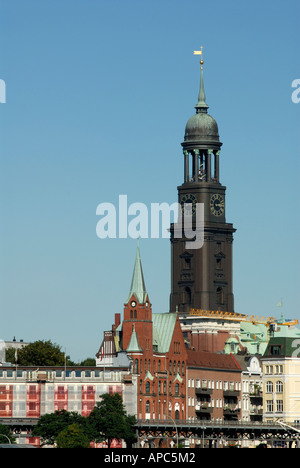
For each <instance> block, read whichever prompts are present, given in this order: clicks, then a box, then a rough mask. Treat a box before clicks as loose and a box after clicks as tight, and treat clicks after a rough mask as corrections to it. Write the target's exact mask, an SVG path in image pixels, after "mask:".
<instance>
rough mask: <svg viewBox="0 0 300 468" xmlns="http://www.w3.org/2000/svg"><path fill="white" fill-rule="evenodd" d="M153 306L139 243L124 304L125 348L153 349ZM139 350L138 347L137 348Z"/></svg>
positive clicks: (123, 339)
mask: <svg viewBox="0 0 300 468" xmlns="http://www.w3.org/2000/svg"><path fill="white" fill-rule="evenodd" d="M152 328H153V326H152V308H151V304H150V301H149V296H148V293H147V291H146V286H145V281H144V275H143V269H142V262H141V256H140V247H139V243H138V244H137V249H136V257H135V263H134V269H133V275H132V280H131V286H130V291H129V294H128V297H127V301H126V302H125V304H124V320H123V337H122V342H123V349H124V350H127V348H128V346H129V345H130V348H129V349H130V350H131V351H132V349H133V348H136V347H137V348H138V349H140V348H141V349H143V350H149V349H152V339H153V330H152ZM135 351H137V349H135Z"/></svg>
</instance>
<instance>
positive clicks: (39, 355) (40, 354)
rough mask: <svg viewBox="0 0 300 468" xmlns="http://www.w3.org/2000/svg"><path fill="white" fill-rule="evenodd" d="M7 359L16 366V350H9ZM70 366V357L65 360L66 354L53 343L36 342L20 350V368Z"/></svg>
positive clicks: (18, 361) (18, 360)
mask: <svg viewBox="0 0 300 468" xmlns="http://www.w3.org/2000/svg"><path fill="white" fill-rule="evenodd" d="M6 359H7V361H9V362H11V363H12V364H16V359H15V349H13V348H9V349H8V350H7V351H6ZM65 360H66V364H67V365H69V356H67V357H66V358H65V353H64V352H62V351H61V348H60V347H59V346H58V345H56V344H53V343H52V342H51V341H43V340H39V341H35V342H33V343H30V344H28V345H27V346H24V348H21V349H18V358H17V363H18V364H19V365H20V366H39V367H43V366H63V365H65Z"/></svg>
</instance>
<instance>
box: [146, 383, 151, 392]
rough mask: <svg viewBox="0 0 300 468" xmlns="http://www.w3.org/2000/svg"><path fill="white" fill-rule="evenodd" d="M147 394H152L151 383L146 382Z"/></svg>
mask: <svg viewBox="0 0 300 468" xmlns="http://www.w3.org/2000/svg"><path fill="white" fill-rule="evenodd" d="M146 393H150V382H146Z"/></svg>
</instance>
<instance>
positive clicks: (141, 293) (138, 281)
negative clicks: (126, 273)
mask: <svg viewBox="0 0 300 468" xmlns="http://www.w3.org/2000/svg"><path fill="white" fill-rule="evenodd" d="M133 295H134V296H135V297H136V299H137V301H138V302H139V304H144V303H145V302H146V298H147V291H146V286H145V281H144V275H143V269H142V262H141V256H140V248H139V245H137V249H136V258H135V264H134V269H133V275H132V281H131V286H130V291H129V295H128V298H127V302H129V300H130V298H131V297H132V296H133Z"/></svg>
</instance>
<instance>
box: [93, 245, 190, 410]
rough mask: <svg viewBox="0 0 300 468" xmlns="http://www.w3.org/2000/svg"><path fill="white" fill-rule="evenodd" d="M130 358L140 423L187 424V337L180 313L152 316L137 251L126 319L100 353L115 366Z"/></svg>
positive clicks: (108, 334) (100, 357) (100, 358)
mask: <svg viewBox="0 0 300 468" xmlns="http://www.w3.org/2000/svg"><path fill="white" fill-rule="evenodd" d="M124 353H125V354H126V356H127V358H129V361H130V363H131V372H132V373H133V374H134V375H135V376H136V377H137V380H138V383H137V414H136V417H137V418H138V419H166V418H168V417H171V418H173V419H186V398H185V393H186V362H187V351H186V349H185V344H184V339H183V334H182V331H181V327H180V322H179V319H178V314H176V313H160V314H159V313H158V314H154V313H152V305H151V303H150V300H149V296H148V293H147V291H146V287H145V282H144V276H143V270H142V264H141V259H140V251H139V247H137V253H136V260H135V265H134V271H133V276H132V282H131V287H130V291H129V294H128V297H127V300H126V303H125V305H124V320H123V322H122V323H120V320H119V316H118V314H116V323H115V325H114V326H113V327H112V331H111V332H105V337H104V340H103V342H102V345H101V347H100V349H99V352H98V354H97V357H98V362H99V363H101V362H103V363H105V364H106V365H112V364H113V363H116V362H117V360H118V359H119V358H120V357H121V356H122V355H124Z"/></svg>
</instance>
